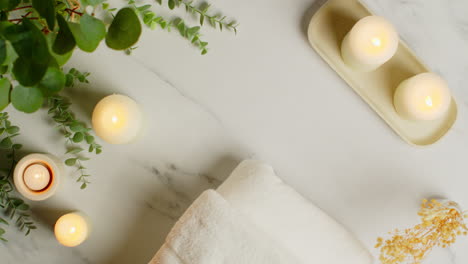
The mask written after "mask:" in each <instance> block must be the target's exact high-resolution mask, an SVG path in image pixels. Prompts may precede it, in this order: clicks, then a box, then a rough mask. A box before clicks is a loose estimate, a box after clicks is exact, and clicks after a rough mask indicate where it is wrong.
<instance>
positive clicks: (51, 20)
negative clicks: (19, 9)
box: [32, 0, 56, 30]
mask: <svg viewBox="0 0 468 264" xmlns="http://www.w3.org/2000/svg"><path fill="white" fill-rule="evenodd" d="M55 2H56V1H55V0H32V6H33V8H34V9H36V11H37V13H39V15H40V16H41V17H43V18H44V19H45V20H46V21H47V25H48V26H49V29H50V30H54V27H55Z"/></svg>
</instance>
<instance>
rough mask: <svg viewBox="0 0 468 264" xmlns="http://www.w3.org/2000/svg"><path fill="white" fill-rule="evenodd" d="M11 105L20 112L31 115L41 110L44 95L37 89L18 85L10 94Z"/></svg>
mask: <svg viewBox="0 0 468 264" xmlns="http://www.w3.org/2000/svg"><path fill="white" fill-rule="evenodd" d="M11 103H12V104H13V106H14V107H15V108H16V109H18V110H19V111H21V112H25V113H33V112H36V111H37V110H39V108H41V106H42V104H43V103H44V95H43V94H42V92H41V90H40V89H39V88H37V87H24V86H22V85H18V86H16V87H15V88H14V89H13V91H12V92H11Z"/></svg>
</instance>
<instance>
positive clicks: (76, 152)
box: [65, 147, 84, 154]
mask: <svg viewBox="0 0 468 264" xmlns="http://www.w3.org/2000/svg"><path fill="white" fill-rule="evenodd" d="M83 150H84V149H82V148H80V147H76V148H72V149H70V150H68V151H67V153H65V154H78V153H80V152H82V151H83Z"/></svg>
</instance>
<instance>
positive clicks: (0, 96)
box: [0, 78, 11, 111]
mask: <svg viewBox="0 0 468 264" xmlns="http://www.w3.org/2000/svg"><path fill="white" fill-rule="evenodd" d="M10 90H11V84H10V81H9V80H8V79H7V78H2V79H0V111H2V110H3V109H5V107H7V106H8V105H9V104H10Z"/></svg>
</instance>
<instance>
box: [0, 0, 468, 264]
mask: <svg viewBox="0 0 468 264" xmlns="http://www.w3.org/2000/svg"><path fill="white" fill-rule="evenodd" d="M210 2H212V3H213V5H214V6H216V7H219V8H220V10H223V11H224V12H225V13H226V14H227V15H231V16H234V17H236V18H238V19H239V21H240V22H241V27H240V28H239V34H238V35H237V36H234V34H229V33H221V34H220V33H218V32H215V31H214V30H210V29H206V30H205V31H204V32H203V33H204V37H205V38H206V39H208V40H209V42H210V51H209V53H208V54H207V55H205V56H200V55H199V53H198V51H197V50H196V49H194V48H193V47H191V46H190V45H188V44H187V43H186V41H184V40H183V39H181V38H180V37H179V36H178V34H177V32H173V33H172V34H168V33H167V32H162V31H161V30H156V31H153V32H151V31H148V30H147V31H145V32H144V35H143V36H142V39H141V42H140V43H139V45H138V46H139V47H138V49H136V50H135V51H134V53H133V55H132V56H126V55H124V54H123V53H120V52H115V51H110V50H108V49H107V48H106V47H104V46H103V45H101V47H100V48H99V49H98V51H97V52H96V53H93V54H87V53H83V52H78V53H77V54H76V56H75V57H74V58H73V60H72V61H71V64H70V66H73V67H76V68H78V69H80V70H84V71H90V72H92V75H91V77H90V81H91V83H90V85H86V86H78V87H75V88H74V89H72V90H70V91H68V92H67V93H68V95H72V96H73V98H74V102H75V104H74V106H73V107H74V109H75V111H76V112H77V113H78V116H79V117H81V118H82V119H83V120H85V121H87V122H89V117H90V115H91V112H92V109H93V107H94V105H95V104H96V103H97V102H98V101H99V100H100V99H101V98H102V97H104V96H105V95H108V94H111V93H124V94H126V95H129V96H131V97H133V98H134V99H135V100H136V101H138V102H139V103H140V104H141V106H142V108H143V109H144V112H145V114H146V115H147V127H146V131H145V134H144V135H143V137H142V138H141V139H140V140H139V141H138V142H136V143H134V144H131V145H128V146H111V145H107V144H103V145H104V152H103V154H102V155H100V156H98V157H93V159H92V160H91V161H90V162H89V163H88V164H89V166H88V167H89V171H90V172H91V173H92V175H93V176H92V178H91V181H92V184H91V185H90V187H89V188H88V189H87V190H85V191H81V190H79V186H77V185H76V184H75V182H74V178H73V177H72V176H69V177H67V180H66V181H64V185H63V186H62V188H61V189H60V191H59V192H58V193H57V195H56V196H55V197H53V198H52V199H50V200H48V201H46V202H41V203H33V204H32V206H33V214H34V217H35V219H36V220H37V221H38V223H39V229H38V230H37V231H36V232H34V233H33V234H31V235H30V236H29V237H27V238H24V237H23V235H22V234H20V233H18V232H16V231H15V229H13V228H12V229H9V230H8V234H7V236H8V238H9V240H10V242H9V243H8V244H2V245H0V256H1V258H0V259H1V260H0V263H2V264H42V263H50V264H63V263H67V264H139V263H147V262H148V261H149V260H150V259H151V258H152V256H153V255H154V254H155V252H156V251H157V250H158V248H159V247H160V246H161V245H162V244H163V242H164V238H165V236H166V235H167V234H168V233H169V231H170V229H171V228H172V226H173V224H174V223H175V222H176V221H177V219H178V218H179V217H180V216H181V215H182V213H183V212H184V210H185V209H186V208H187V207H188V206H190V203H191V202H192V201H193V200H194V199H196V197H197V196H198V195H199V194H200V193H201V192H203V191H204V190H206V189H209V188H216V187H217V186H219V185H220V184H221V183H222V182H223V181H224V179H226V178H227V177H228V175H229V173H230V172H231V171H232V170H233V169H234V168H235V166H236V165H237V164H238V163H239V162H240V161H241V160H243V159H246V158H252V157H255V158H258V159H262V160H265V161H267V162H268V163H270V164H271V165H272V166H273V167H274V168H275V170H276V171H277V173H278V175H280V176H281V177H282V178H283V179H284V180H285V181H286V182H288V183H289V184H290V185H292V186H293V187H295V188H296V189H297V190H298V191H299V192H300V193H302V194H303V195H304V196H306V197H307V198H309V199H310V200H311V201H313V202H314V203H316V204H317V205H318V206H319V207H321V208H322V209H324V210H325V211H326V212H328V213H329V214H330V215H332V216H333V217H334V218H336V219H337V220H338V221H340V222H341V223H343V224H344V225H345V226H346V227H347V228H349V229H350V230H351V231H352V232H353V233H354V234H355V235H356V236H357V237H358V238H359V239H361V240H362V241H363V243H364V244H365V245H366V246H367V247H368V248H369V249H370V250H371V251H372V253H373V254H375V255H377V253H378V252H375V250H373V245H374V243H375V239H376V237H378V236H381V235H384V234H385V233H386V232H388V231H389V230H392V229H394V228H403V227H406V226H411V225H413V224H415V223H416V221H417V217H416V211H417V209H418V207H417V204H418V201H419V200H420V199H422V198H424V197H432V196H443V197H448V198H451V199H454V200H456V201H458V202H459V203H460V204H462V205H466V206H467V207H468V195H467V193H466V186H467V185H468V180H467V177H466V174H467V173H468V162H466V159H467V157H468V137H467V134H466V132H467V131H468V122H467V119H466V112H467V110H468V99H466V98H468V97H467V96H468V91H467V90H466V87H465V86H466V83H467V82H468V74H466V73H467V72H468V52H467V50H468V48H467V47H468V35H467V31H468V20H467V17H466V14H467V13H468V2H466V1H464V0H451V1H441V0H401V1H386V0H365V1H364V2H365V3H366V4H367V5H368V6H369V7H370V8H371V9H372V10H373V11H374V12H375V13H377V14H379V15H382V16H385V17H386V18H388V19H389V20H391V21H392V22H393V23H394V24H395V26H396V27H397V29H398V30H399V32H400V34H401V36H402V37H403V38H404V39H405V40H406V41H407V42H408V44H409V45H410V46H411V47H412V48H413V49H414V50H415V52H416V53H417V54H418V55H419V56H420V57H421V58H422V59H423V61H425V62H426V63H427V64H428V65H429V66H430V67H431V68H432V69H434V71H437V72H439V73H440V74H442V75H443V76H444V77H445V78H446V79H447V80H448V82H449V84H450V87H451V88H452V90H453V92H454V94H455V96H456V99H457V101H458V104H459V111H460V113H459V120H458V121H457V123H456V124H455V126H454V127H453V129H452V131H450V132H449V133H448V134H447V136H446V137H445V138H444V139H442V140H441V142H439V143H437V144H435V145H433V146H430V147H427V148H415V147H412V146H409V145H407V144H406V143H405V142H403V141H402V140H401V139H400V138H399V137H398V136H396V135H395V134H394V133H393V132H392V131H391V129H389V128H388V127H387V126H386V125H385V123H384V122H383V121H382V120H380V119H379V118H378V117H377V116H376V115H375V113H374V112H373V111H372V110H371V109H369V107H368V106H367V105H366V104H365V103H364V102H362V100H361V99H360V98H359V97H358V96H357V95H355V94H354V93H353V91H352V90H351V89H350V88H349V87H348V86H347V85H346V84H345V83H344V82H343V81H342V80H341V79H340V78H339V77H338V76H337V75H336V73H335V72H333V70H331V69H330V68H329V67H328V65H327V64H326V63H325V62H323V61H322V60H321V58H320V57H319V56H318V55H317V54H316V53H315V52H314V51H313V49H312V48H311V47H310V46H309V44H308V42H307V38H306V36H305V28H306V26H307V24H308V22H309V21H310V17H311V15H312V14H313V12H314V11H315V10H317V8H318V7H319V6H320V5H321V4H322V3H323V2H325V1H323V0H291V1H276V0H275V1H271V0H255V1H252V0H238V1H223V0H212V1H210ZM111 3H112V5H115V6H118V5H122V4H123V3H122V2H121V1H120V0H119V1H117V0H112V1H111ZM165 12H166V11H164V10H162V11H161V13H162V14H165ZM192 22H193V23H196V21H192ZM9 110H11V109H9ZM11 115H12V119H13V121H14V122H15V123H20V124H21V125H22V135H21V136H20V137H19V138H18V140H19V141H21V143H23V144H24V145H25V149H26V150H27V151H26V152H24V153H22V154H27V152H38V151H42V152H50V153H53V154H55V155H57V156H59V157H64V155H63V153H64V149H63V140H62V138H61V137H60V136H59V135H58V133H57V132H56V131H55V130H53V129H52V128H51V127H50V126H49V122H50V120H49V119H48V117H47V114H46V111H45V110H41V112H39V113H37V115H34V116H30V115H25V114H20V113H17V112H14V111H11ZM69 173H70V175H73V171H71V170H70V171H69ZM73 210H81V211H83V212H86V213H87V214H88V215H89V217H90V218H91V221H92V223H93V233H92V235H91V237H90V239H89V240H88V241H87V242H86V243H85V244H83V245H82V246H80V247H77V248H73V249H69V248H64V247H62V246H60V245H58V243H57V242H56V241H55V238H54V236H53V232H52V227H53V224H54V222H55V220H56V219H57V218H58V217H59V216H60V215H61V214H64V213H66V212H69V211H73ZM467 246H468V239H467V238H461V239H460V240H459V242H458V243H457V244H456V245H455V246H453V247H452V248H451V249H447V250H442V249H437V250H435V251H434V252H433V253H432V254H431V256H430V257H429V258H428V259H427V260H426V261H425V262H424V264H440V263H450V264H466V263H468V251H466V247H467Z"/></svg>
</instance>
